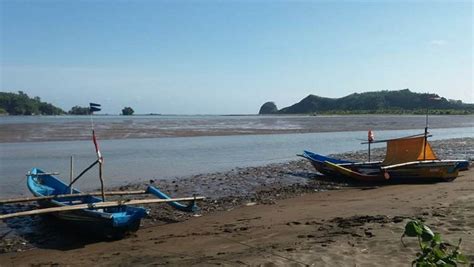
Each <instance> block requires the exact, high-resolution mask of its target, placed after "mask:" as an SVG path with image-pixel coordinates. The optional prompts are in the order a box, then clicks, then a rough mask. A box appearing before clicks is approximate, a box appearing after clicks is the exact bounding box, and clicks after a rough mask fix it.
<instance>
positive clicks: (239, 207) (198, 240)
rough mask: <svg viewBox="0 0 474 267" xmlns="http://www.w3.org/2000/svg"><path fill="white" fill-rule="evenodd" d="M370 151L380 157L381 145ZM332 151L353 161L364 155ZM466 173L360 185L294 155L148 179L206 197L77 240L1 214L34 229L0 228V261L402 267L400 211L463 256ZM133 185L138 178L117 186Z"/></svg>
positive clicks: (445, 152) (449, 152) (445, 146)
mask: <svg viewBox="0 0 474 267" xmlns="http://www.w3.org/2000/svg"><path fill="white" fill-rule="evenodd" d="M433 145H434V148H435V150H436V151H438V154H439V156H440V157H441V158H451V157H453V156H455V155H456V153H457V152H458V151H459V150H460V149H461V148H464V151H466V149H465V148H466V146H467V147H468V148H470V149H472V148H473V147H474V139H472V138H468V139H456V140H449V141H446V140H444V141H438V142H433ZM374 154H375V156H376V157H377V156H378V157H380V156H381V155H382V154H383V150H382V149H378V150H376V151H375V152H374ZM473 155H474V154H473V153H472V151H471V150H469V149H468V156H469V157H472V156H473ZM340 156H346V157H352V158H362V159H363V158H364V157H365V153H364V152H360V153H350V154H349V155H340ZM291 178H293V179H294V180H293V182H291ZM473 178H474V171H473V169H471V170H469V171H467V172H462V173H461V175H460V176H459V178H458V179H456V180H455V181H454V182H451V183H435V184H399V185H384V186H382V185H361V184H354V183H351V182H350V181H344V180H334V179H331V178H324V177H320V176H318V175H316V174H315V173H314V170H313V169H312V167H311V166H310V164H308V163H307V162H306V161H304V160H300V161H293V162H289V163H285V164H272V165H267V166H262V167H253V168H244V169H236V170H232V171H230V172H226V173H215V174H206V175H204V174H203V175H197V176H192V177H187V178H184V180H183V178H181V179H180V180H179V184H178V182H177V181H159V180H158V181H153V182H154V183H157V184H158V185H159V187H160V188H164V190H165V191H166V192H168V193H170V194H171V195H174V196H184V195H188V194H189V193H191V192H195V188H200V189H199V190H200V191H199V193H200V194H203V195H206V196H208V197H209V199H207V200H206V201H205V202H203V203H201V206H202V211H201V212H200V213H199V214H198V215H197V217H195V216H192V215H188V214H184V213H180V212H174V211H171V210H170V209H169V208H168V207H167V206H159V207H157V206H153V207H151V208H152V210H153V212H152V214H151V216H150V218H148V219H146V220H144V222H143V226H142V227H141V229H140V230H139V231H138V232H137V233H135V234H132V235H131V236H130V237H128V238H125V239H123V240H119V241H113V242H107V241H100V240H93V239H84V238H78V235H75V234H71V233H69V234H67V232H68V230H70V229H62V230H61V229H57V227H55V226H53V227H51V226H50V225H49V224H50V223H49V220H47V219H44V218H42V217H34V218H33V219H31V220H30V221H26V222H25V221H10V222H9V223H7V224H9V225H10V226H14V225H18V223H21V222H23V223H25V224H27V225H29V227H31V226H32V225H36V227H37V228H32V229H33V231H32V232H30V233H27V234H23V235H21V236H20V237H18V236H15V232H16V230H15V231H13V232H7V233H6V235H5V234H3V235H4V236H1V237H2V239H1V243H2V246H1V247H2V249H3V250H4V251H5V252H7V253H3V254H0V263H1V265H2V266H10V265H29V264H46V265H56V264H58V265H87V264H94V265H97V264H99V265H113V266H116V265H136V264H138V265H152V264H153V265H155V264H156V265H159V264H167V265H175V266H187V265H202V266H208V265H214V264H215V265H275V264H276V265H295V266H297V265H300V264H307V265H315V266H323V265H326V266H334V265H337V266H339V265H342V266H349V265H350V266H354V265H361V266H370V265H373V266H376V265H390V266H392V265H403V266H406V265H409V264H410V262H411V260H412V259H413V258H414V257H415V253H416V248H417V246H416V243H415V242H414V240H410V239H406V240H405V241H406V244H407V245H408V247H407V248H405V247H403V245H402V244H401V243H400V236H401V234H402V232H403V227H404V225H405V223H406V222H407V220H408V218H421V219H423V220H425V221H426V223H427V224H428V225H430V226H432V228H433V229H434V230H435V231H437V232H440V233H441V234H442V235H443V238H445V239H446V240H448V241H451V242H453V243H455V242H456V241H457V240H458V238H459V237H462V238H463V243H462V251H463V252H464V253H465V254H466V255H467V256H468V257H470V259H471V261H472V260H474V236H473V235H474V230H473V229H474V224H473V221H474V204H473V201H472V200H473V199H474V193H473V192H474V182H473ZM138 187H140V188H142V187H143V185H127V186H124V187H123V189H132V188H138ZM216 192H218V193H216ZM22 208H25V207H22ZM20 227H21V226H20ZM17 228H18V227H17ZM51 228H53V229H51ZM41 230H44V231H41ZM53 232H55V233H56V234H52V235H45V234H44V233H53ZM72 232H73V231H72ZM58 233H60V234H58Z"/></svg>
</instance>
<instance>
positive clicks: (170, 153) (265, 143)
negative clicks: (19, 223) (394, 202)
mask: <svg viewBox="0 0 474 267" xmlns="http://www.w3.org/2000/svg"><path fill="white" fill-rule="evenodd" d="M431 132H432V134H433V135H434V136H433V138H432V140H438V139H449V138H461V137H474V131H473V128H472V127H464V128H450V129H432V130H431ZM418 133H420V130H391V131H375V136H376V139H386V138H393V137H400V136H406V135H412V134H418ZM366 136H367V132H366V131H354V132H326V133H305V134H278V135H234V136H203V137H174V138H150V139H123V140H102V141H101V144H100V145H101V150H102V152H103V155H104V157H105V172H104V176H105V179H106V185H108V186H116V185H121V184H124V183H127V182H139V181H147V180H149V179H155V178H171V177H181V176H186V175H193V174H200V173H210V172H217V171H225V170H230V169H233V168H236V167H247V166H258V165H264V164H268V163H275V162H284V161H289V160H293V159H296V154H297V153H301V152H302V151H303V150H304V149H307V150H312V151H315V152H318V153H322V154H331V153H340V152H346V151H354V150H361V149H366V146H365V145H361V144H360V141H361V140H360V139H365V138H366ZM377 146H384V144H378V145H374V146H373V147H377ZM0 152H1V153H0V174H1V179H0V196H2V197H5V196H14V195H20V194H23V195H28V193H27V188H26V179H25V173H26V172H27V171H28V170H30V169H31V168H32V167H38V168H42V169H43V170H45V171H59V172H60V173H61V178H62V179H63V180H68V179H69V157H70V156H71V155H74V158H75V169H76V175H77V174H78V172H79V171H80V170H82V169H84V168H86V167H87V166H88V165H89V164H90V163H92V162H93V161H94V160H95V154H94V148H93V144H92V142H90V141H57V142H26V143H3V144H0ZM97 177H98V174H97V168H96V169H95V170H94V171H92V172H90V173H88V174H87V175H85V176H84V178H81V179H82V180H80V181H79V182H78V185H77V186H78V187H79V188H81V189H83V190H91V189H96V188H98V186H99V181H98V178H97Z"/></svg>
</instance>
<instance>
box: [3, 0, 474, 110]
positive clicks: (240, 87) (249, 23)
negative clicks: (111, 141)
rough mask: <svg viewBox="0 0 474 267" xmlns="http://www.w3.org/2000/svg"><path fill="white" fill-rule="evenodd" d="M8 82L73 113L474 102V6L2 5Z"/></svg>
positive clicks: (6, 86) (7, 1) (9, 87)
mask: <svg viewBox="0 0 474 267" xmlns="http://www.w3.org/2000/svg"><path fill="white" fill-rule="evenodd" d="M0 9H1V14H0V15H1V25H0V27H1V32H0V34H1V35H0V37H1V42H0V45H1V50H0V51H1V54H0V64H1V65H0V67H1V76H0V80H1V81H0V84H1V87H0V90H1V91H18V90H23V91H25V92H26V93H28V94H29V95H31V96H40V97H41V98H42V99H43V100H44V101H48V102H52V103H53V104H56V105H58V106H60V107H62V108H64V109H65V110H69V109H70V108H71V107H72V106H74V105H83V106H85V105H87V104H88V103H89V102H90V101H95V102H99V103H102V105H103V107H104V109H103V111H104V112H106V113H119V112H120V110H121V109H122V108H123V107H124V106H131V107H132V108H134V109H135V111H136V113H151V112H153V113H164V114H247V113H256V112H258V109H259V107H260V106H261V105H262V104H263V103H264V102H266V101H274V102H275V103H276V104H277V106H278V107H279V108H282V107H285V106H288V105H291V104H294V103H296V102H298V101H299V100H301V99H302V98H304V97H306V96H307V95H308V94H316V95H320V96H326V97H342V96H345V95H347V94H350V93H353V92H365V91H377V90H397V89H403V88H410V89H411V90H412V91H415V92H434V93H438V94H440V95H441V96H444V97H447V98H451V99H461V100H463V101H464V102H471V103H472V102H474V96H473V94H474V93H473V91H474V88H473V80H472V79H473V78H472V76H473V50H472V49H473V48H472V47H473V37H472V34H473V33H472V30H473V29H472V27H473V26H472V25H473V23H474V21H473V15H472V12H473V3H472V2H471V1H466V2H452V1H449V2H448V1H446V2H444V1H370V2H356V1H291V2H290V1H230V2H229V1H139V0H136V1H112V0H102V1H65V0H63V1H59V0H58V1H45V0H38V1H20V0H14V1H12V0H2V1H0Z"/></svg>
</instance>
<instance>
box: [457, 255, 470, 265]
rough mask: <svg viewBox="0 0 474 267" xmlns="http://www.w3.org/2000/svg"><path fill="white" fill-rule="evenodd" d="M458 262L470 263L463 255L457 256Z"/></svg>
mask: <svg viewBox="0 0 474 267" xmlns="http://www.w3.org/2000/svg"><path fill="white" fill-rule="evenodd" d="M456 261H457V262H458V263H468V262H469V260H468V259H467V257H466V256H464V255H462V254H461V253H459V254H458V255H457V256H456Z"/></svg>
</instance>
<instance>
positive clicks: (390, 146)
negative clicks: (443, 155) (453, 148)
mask: <svg viewBox="0 0 474 267" xmlns="http://www.w3.org/2000/svg"><path fill="white" fill-rule="evenodd" d="M435 159H438V158H437V157H436V155H435V153H434V151H433V149H432V148H431V145H430V143H428V142H427V143H426V147H425V137H424V136H421V137H415V138H400V139H393V140H389V141H387V154H386V156H385V160H384V161H383V165H393V164H399V163H404V162H410V161H417V160H435Z"/></svg>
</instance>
